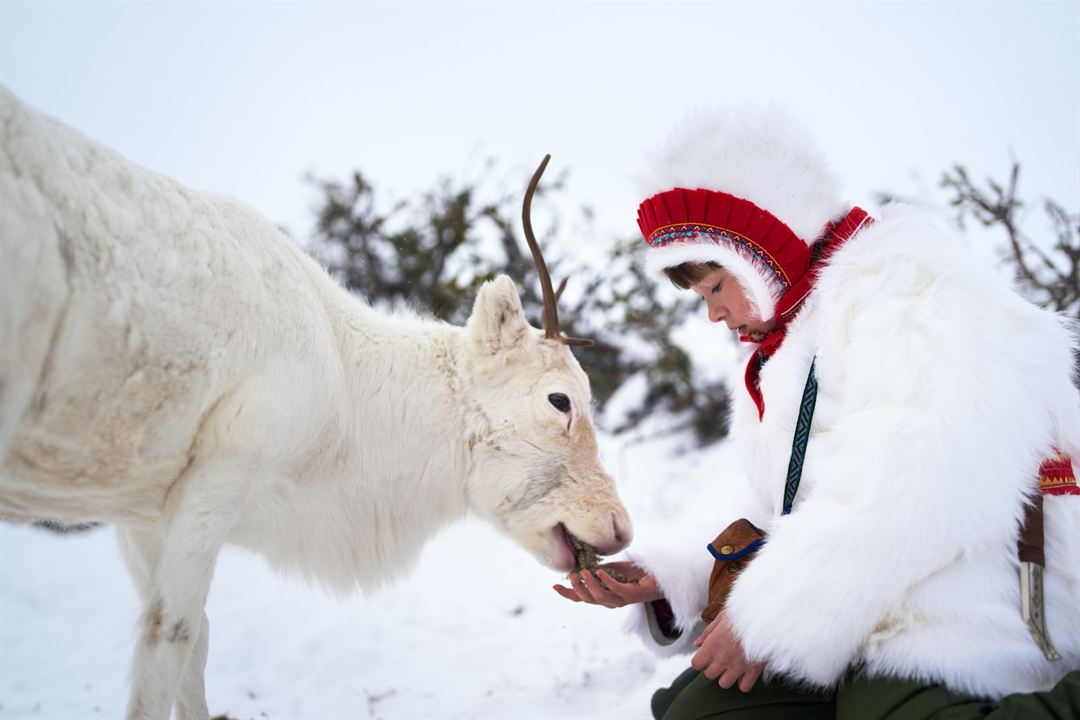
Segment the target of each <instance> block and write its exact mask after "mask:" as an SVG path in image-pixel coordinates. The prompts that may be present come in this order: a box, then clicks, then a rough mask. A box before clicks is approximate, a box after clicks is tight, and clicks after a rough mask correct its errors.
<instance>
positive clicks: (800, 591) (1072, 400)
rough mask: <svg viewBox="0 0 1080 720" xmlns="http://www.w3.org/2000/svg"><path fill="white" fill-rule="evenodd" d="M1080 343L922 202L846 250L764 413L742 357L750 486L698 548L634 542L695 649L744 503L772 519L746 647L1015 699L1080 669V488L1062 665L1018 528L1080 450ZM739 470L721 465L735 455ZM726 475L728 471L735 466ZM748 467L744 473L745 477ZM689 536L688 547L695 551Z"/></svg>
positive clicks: (1069, 517)
mask: <svg viewBox="0 0 1080 720" xmlns="http://www.w3.org/2000/svg"><path fill="white" fill-rule="evenodd" d="M1075 343H1076V339H1075V337H1074V336H1073V335H1072V334H1071V333H1070V331H1069V330H1068V329H1067V328H1066V322H1065V321H1063V320H1061V319H1059V318H1058V317H1055V316H1054V315H1052V314H1050V313H1047V312H1045V311H1042V310H1039V309H1038V308H1035V307H1034V306H1032V305H1031V304H1029V303H1027V302H1025V301H1024V300H1022V299H1021V298H1020V297H1019V296H1018V295H1017V294H1016V293H1015V292H1014V291H1013V290H1012V289H1010V288H1008V287H1007V286H1005V285H1004V284H1003V283H1002V282H1001V279H1000V277H999V276H997V275H996V274H995V273H994V272H993V270H992V269H990V268H989V267H987V266H985V265H983V264H981V263H980V262H978V261H977V260H976V259H975V258H974V256H973V254H972V253H971V252H969V251H968V250H967V249H966V247H965V245H964V244H963V243H962V241H960V240H959V239H957V238H956V237H954V236H952V234H951V233H949V232H948V231H947V230H946V229H944V228H943V227H940V226H939V225H938V224H937V223H936V222H935V221H933V220H932V219H931V218H929V217H928V216H926V215H925V214H923V213H922V212H920V211H917V210H912V209H907V208H893V209H891V210H890V211H889V212H887V213H886V216H885V218H884V219H882V220H880V221H879V222H877V223H876V224H874V225H873V226H871V227H869V228H868V229H864V230H863V231H862V232H860V233H859V234H858V235H857V236H855V237H854V238H853V239H852V240H850V241H849V242H848V243H847V244H846V245H845V246H843V247H842V248H841V249H840V250H839V251H838V252H837V253H836V254H835V255H834V256H833V258H832V260H831V262H830V263H829V265H828V267H827V268H825V269H824V270H823V272H822V274H821V277H820V279H819V282H818V284H817V286H816V287H815V290H814V291H813V293H812V294H811V296H810V297H809V298H808V300H807V304H806V306H805V307H804V308H803V309H802V311H801V312H800V314H799V315H798V316H797V318H796V319H795V320H794V321H793V322H792V324H791V325H790V328H789V332H788V336H787V339H786V340H785V341H784V344H783V346H782V347H781V348H780V350H779V351H778V352H777V354H776V355H775V356H774V357H773V358H772V359H771V360H770V361H769V362H768V363H767V364H766V365H765V367H764V369H763V370H762V373H761V388H762V391H763V393H764V398H765V414H764V418H763V419H762V420H761V421H759V420H758V417H757V410H756V408H755V406H754V404H753V402H752V401H751V400H750V398H749V396H748V394H747V392H746V390H745V388H744V386H743V384H742V372H743V367H742V366H739V367H738V368H737V369H736V373H735V374H736V377H737V380H735V381H734V382H733V389H734V393H735V395H736V398H737V399H736V403H735V417H734V422H733V436H734V442H736V443H737V444H738V446H739V448H740V450H741V453H742V455H743V458H744V461H745V467H744V468H743V470H744V474H745V477H746V478H748V480H749V487H748V488H745V490H749V493H746V494H747V495H748V499H745V500H743V501H733V502H732V503H731V505H730V507H728V508H727V511H726V512H717V513H716V514H715V516H713V517H709V518H703V521H706V522H708V525H707V526H706V529H704V530H703V531H702V534H701V535H700V536H698V537H696V538H694V539H693V540H692V541H690V542H681V543H680V542H674V541H672V542H667V543H665V544H663V545H659V546H656V547H652V548H649V547H644V548H642V549H639V550H638V551H637V553H636V554H635V555H634V556H633V557H634V559H635V560H636V561H637V562H639V563H640V564H642V565H644V566H645V567H646V568H648V570H649V571H650V572H652V573H653V574H654V575H655V576H656V578H657V580H658V582H659V584H660V586H661V588H662V589H663V591H664V593H665V596H666V597H667V598H668V599H669V601H670V602H671V605H672V608H673V610H674V612H675V615H676V620H677V624H678V626H679V627H680V628H682V629H683V631H684V632H683V635H682V637H680V638H679V640H677V641H676V642H675V643H673V644H669V645H667V646H661V645H659V644H658V643H657V641H656V637H655V634H654V632H651V631H650V630H651V629H652V628H651V625H650V623H649V621H648V618H647V616H646V614H645V613H644V612H642V611H641V609H640V608H634V609H633V610H632V612H633V613H634V617H633V618H632V621H631V625H632V627H634V628H635V629H636V630H637V631H638V632H640V633H641V634H642V635H643V637H644V638H645V640H646V642H647V643H648V644H650V645H653V646H654V647H656V649H657V650H658V652H660V653H662V654H673V653H676V652H680V651H689V650H692V649H693V648H692V646H691V645H690V643H691V641H692V640H693V638H694V637H695V636H696V635H697V627H696V626H698V625H699V624H700V621H699V619H698V616H699V614H700V612H701V610H702V608H703V607H704V605H705V596H706V586H707V582H708V576H709V572H710V570H711V568H712V558H711V557H710V556H709V554H708V553H707V552H706V550H705V544H706V543H708V542H709V541H710V540H712V538H713V537H714V536H715V534H716V533H717V532H719V530H720V529H722V528H723V527H724V526H726V525H727V524H728V523H729V522H731V521H732V520H734V519H736V518H738V517H741V516H745V517H748V518H750V519H751V520H752V521H753V522H755V523H757V524H758V525H759V526H760V527H763V528H765V529H766V530H767V532H768V533H769V540H768V543H767V544H766V545H765V547H764V548H763V549H762V551H761V552H760V554H759V555H758V557H757V558H756V559H755V560H754V561H753V562H752V563H751V564H750V565H749V566H748V567H747V569H746V570H745V571H744V573H743V574H742V576H741V577H740V578H739V580H738V581H737V582H736V584H735V587H734V590H733V591H732V594H731V596H730V599H729V602H728V606H727V610H728V614H729V616H730V618H731V621H732V623H733V626H734V628H735V631H736V633H737V634H738V636H739V637H740V639H741V640H742V642H743V644H744V647H745V649H746V651H747V653H748V654H749V655H750V656H751V657H752V658H755V659H764V660H766V661H767V662H768V672H771V673H783V674H785V675H788V676H790V677H793V678H795V679H797V680H799V681H802V682H805V683H808V684H811V685H815V686H831V685H833V684H834V683H837V682H838V681H839V680H840V679H841V678H842V676H843V674H844V673H845V671H846V670H847V669H848V668H851V667H853V666H855V665H859V664H862V665H863V666H864V668H865V671H866V672H867V673H869V674H873V675H886V676H891V677H898V678H904V679H909V680H918V681H924V682H927V683H944V684H945V685H946V686H947V687H948V688H949V689H951V690H954V691H959V692H965V693H970V694H974V695H978V696H986V697H991V698H998V697H1001V696H1003V695H1005V694H1008V693H1011V692H1021V691H1022V692H1027V691H1035V690H1045V689H1048V688H1050V687H1051V686H1052V685H1053V684H1054V683H1055V682H1056V681H1057V680H1058V679H1059V678H1060V677H1061V676H1062V675H1064V674H1065V673H1066V672H1068V671H1070V670H1074V669H1076V668H1078V667H1080V613H1078V612H1077V609H1078V608H1080V497H1076V496H1056V497H1054V496H1051V497H1047V498H1046V502H1045V511H1046V516H1045V523H1046V556H1047V568H1046V580H1045V582H1046V616H1047V623H1048V628H1049V633H1050V637H1051V639H1052V641H1053V642H1054V644H1055V645H1056V647H1057V649H1058V650H1059V651H1060V652H1061V654H1062V655H1063V658H1062V659H1061V660H1058V661H1056V662H1048V661H1047V660H1045V659H1044V658H1043V654H1042V652H1041V651H1040V650H1039V648H1038V646H1036V644H1035V642H1034V641H1033V640H1032V638H1031V636H1030V634H1029V633H1028V630H1027V627H1026V625H1025V624H1024V622H1023V621H1022V619H1021V617H1020V593H1019V565H1018V560H1017V556H1016V542H1017V535H1018V531H1019V525H1020V523H1021V521H1022V517H1023V514H1024V507H1025V502H1026V500H1027V499H1028V498H1029V497H1030V496H1031V495H1032V494H1033V493H1034V492H1036V491H1037V476H1038V468H1039V464H1040V462H1041V460H1042V459H1043V458H1044V457H1046V456H1048V455H1049V454H1050V453H1051V448H1052V447H1053V446H1056V447H1058V448H1060V449H1061V450H1062V451H1064V452H1066V453H1068V454H1070V455H1071V456H1072V458H1073V461H1074V467H1075V466H1076V464H1077V462H1076V461H1077V459H1078V458H1080V397H1078V393H1077V390H1076V388H1075V387H1074V386H1073V385H1072V383H1071V380H1070V378H1071V373H1072V367H1073V355H1072V353H1073V348H1074V347H1075ZM815 356H816V358H817V365H816V374H817V378H818V382H819V391H818V399H817V407H816V412H815V415H814V420H813V426H812V430H811V436H810V441H809V445H808V449H807V458H806V464H805V469H804V472H803V476H802V483H801V486H800V489H799V494H798V497H797V499H796V501H795V507H794V511H793V512H792V513H791V514H790V515H787V516H783V517H781V516H780V509H781V507H780V506H781V502H782V495H783V488H784V482H785V478H786V473H787V465H788V460H789V456H790V452H791V443H792V435H793V433H794V427H795V420H796V416H797V415H798V408H799V403H800V400H801V396H802V389H803V385H804V383H805V380H806V375H807V371H808V369H809V366H810V362H811V360H812V359H813V358H814V357H815ZM718 471H722V469H720V468H718ZM718 474H719V473H718ZM726 474H730V473H726ZM676 545H678V547H676Z"/></svg>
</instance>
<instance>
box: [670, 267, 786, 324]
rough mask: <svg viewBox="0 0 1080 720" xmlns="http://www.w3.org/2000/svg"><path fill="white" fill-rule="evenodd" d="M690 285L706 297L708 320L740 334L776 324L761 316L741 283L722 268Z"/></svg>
mask: <svg viewBox="0 0 1080 720" xmlns="http://www.w3.org/2000/svg"><path fill="white" fill-rule="evenodd" d="M690 289H691V290H693V291H694V292H696V293H697V294H698V295H700V296H701V299H702V300H704V301H705V307H706V308H708V311H709V320H710V321H712V322H716V323H718V322H722V323H724V324H726V325H727V326H728V329H729V330H737V331H738V332H739V334H740V335H751V334H752V333H768V332H770V331H771V330H772V329H773V327H774V326H775V325H776V320H775V319H772V318H770V319H769V320H764V321H763V320H762V319H761V317H760V316H759V315H758V313H757V311H756V310H754V308H753V305H752V304H751V302H750V299H749V298H748V297H747V296H746V291H745V290H743V287H742V285H740V284H739V281H738V280H736V279H735V276H734V275H732V274H731V273H729V272H728V271H727V270H725V269H724V268H717V269H716V270H712V271H711V272H709V274H708V275H706V276H705V277H703V278H702V279H701V280H700V281H699V282H697V283H695V284H694V285H691V286H690Z"/></svg>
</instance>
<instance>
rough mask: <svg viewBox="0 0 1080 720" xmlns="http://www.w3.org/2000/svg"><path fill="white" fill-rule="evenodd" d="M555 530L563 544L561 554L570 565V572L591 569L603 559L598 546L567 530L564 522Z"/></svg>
mask: <svg viewBox="0 0 1080 720" xmlns="http://www.w3.org/2000/svg"><path fill="white" fill-rule="evenodd" d="M555 532H556V535H557V536H558V537H559V539H560V541H561V545H562V550H563V552H562V553H560V554H561V555H562V556H563V559H564V560H565V564H567V565H569V566H570V572H578V571H580V570H590V569H592V568H594V567H596V566H597V565H598V564H599V563H600V560H602V559H603V558H601V557H600V554H599V553H598V552H597V551H596V548H594V547H593V546H592V545H590V544H589V543H587V542H585V541H584V540H582V539H581V538H579V537H577V536H576V535H574V534H573V533H572V532H570V531H569V530H567V529H566V525H564V524H563V523H559V524H558V525H556V526H555Z"/></svg>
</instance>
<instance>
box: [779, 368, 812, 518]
mask: <svg viewBox="0 0 1080 720" xmlns="http://www.w3.org/2000/svg"><path fill="white" fill-rule="evenodd" d="M815 363H817V358H814V360H813V361H812V362H811V363H810V373H809V374H808V375H807V376H806V387H804V388H803V394H802V404H801V405H800V406H799V419H798V420H797V421H796V423H795V439H794V440H792V443H791V460H790V461H789V462H788V469H787V483H786V484H785V485H784V511H783V514H784V515H787V514H788V513H789V512H791V506H792V504H794V502H795V493H797V492H798V491H799V480H800V479H802V470H803V463H804V462H805V461H806V442H807V441H808V440H809V439H810V423H811V422H812V421H813V419H814V406H815V405H817V378H815V377H814V364H815Z"/></svg>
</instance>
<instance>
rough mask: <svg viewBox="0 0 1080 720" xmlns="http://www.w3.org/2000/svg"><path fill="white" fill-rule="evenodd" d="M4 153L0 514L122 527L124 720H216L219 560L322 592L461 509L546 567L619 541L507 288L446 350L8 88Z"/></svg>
mask: <svg viewBox="0 0 1080 720" xmlns="http://www.w3.org/2000/svg"><path fill="white" fill-rule="evenodd" d="M0 140H2V148H3V152H2V154H0V197H2V204H0V243H2V244H0V272H2V273H3V283H2V284H0V334H2V343H0V516H3V517H6V518H8V519H15V520H29V519H34V520H38V519H48V520H54V521H59V522H63V523H71V522H83V521H87V520H97V521H105V522H110V523H115V524H116V525H117V526H118V527H119V528H120V530H119V535H120V545H121V548H122V551H123V554H124V557H125V559H126V562H127V565H128V567H129V569H130V571H131V574H132V577H133V578H134V580H135V584H136V587H137V588H138V591H139V593H140V596H141V598H142V601H143V604H144V607H145V612H144V616H143V619H142V625H141V637H140V639H139V641H138V647H137V650H136V657H135V663H134V672H133V689H132V698H131V704H130V706H129V715H130V716H132V717H165V716H167V715H168V714H169V712H170V709H171V708H172V707H173V704H174V700H175V702H176V707H177V710H178V715H179V716H180V717H207V716H208V710H207V706H206V701H205V697H204V692H203V668H204V665H205V660H206V652H207V636H208V624H207V618H206V615H205V614H204V612H203V606H204V602H205V599H206V595H207V592H208V590H209V587H210V581H211V578H212V575H213V572H214V564H215V559H216V557H217V554H218V551H219V549H220V548H221V547H222V545H223V544H224V543H226V542H231V543H236V544H239V545H242V546H245V547H248V548H251V549H252V550H255V551H257V552H260V553H262V554H263V555H265V556H266V557H267V558H268V560H269V561H270V562H271V563H272V564H273V565H275V566H278V567H280V568H283V569H287V570H290V571H295V572H298V573H300V574H302V575H304V576H307V577H309V578H311V579H313V580H316V581H319V582H322V583H325V584H326V585H329V586H331V587H333V588H337V589H340V590H348V589H351V588H352V587H354V586H355V585H357V584H358V585H360V586H361V587H365V588H367V587H371V586H373V585H375V584H377V583H379V582H381V581H385V580H387V579H389V578H391V577H392V576H394V575H395V574H396V573H400V572H401V571H403V570H404V569H406V568H407V567H408V566H409V565H410V564H411V563H412V562H413V560H414V559H415V558H416V556H417V554H418V552H419V550H420V548H421V547H422V546H423V544H424V542H425V541H426V539H427V538H429V537H431V535H432V534H433V533H434V532H435V531H436V530H437V529H438V528H439V527H441V526H442V525H444V524H446V523H447V522H450V521H452V520H454V519H456V518H459V517H461V516H462V515H464V514H465V513H466V512H467V510H469V509H472V510H474V511H476V512H478V513H480V514H481V515H482V516H484V517H486V518H488V519H489V520H491V521H492V522H493V523H495V524H496V525H497V526H498V527H500V528H502V529H503V530H505V531H506V532H507V533H508V534H509V535H510V536H511V537H512V538H513V539H515V540H516V541H517V542H518V543H520V544H521V545H522V546H523V547H524V548H526V549H527V550H528V551H529V552H530V553H532V554H533V555H534V556H535V557H536V558H537V559H538V560H539V561H540V562H542V563H545V564H546V565H549V566H551V567H553V568H556V569H559V570H568V569H569V568H570V567H571V564H572V562H573V558H572V549H571V548H570V546H569V537H568V534H573V535H575V536H577V537H578V538H580V539H581V540H584V541H585V542H587V543H590V544H592V545H594V546H596V547H597V548H599V549H600V551H601V552H604V553H610V552H615V551H618V550H619V549H621V548H622V547H624V546H625V545H626V544H627V543H628V542H629V539H630V523H629V519H628V517H627V515H626V512H625V510H624V508H623V506H622V505H621V504H620V502H619V499H618V497H617V495H616V492H615V489H614V485H613V483H612V480H611V478H610V477H609V476H608V475H607V473H606V472H605V471H604V469H603V468H602V466H601V465H600V462H599V459H598V453H597V445H596V438H595V433H594V430H593V426H592V422H591V419H590V414H589V413H590V408H589V402H590V392H589V384H588V380H587V378H586V376H585V374H584V373H583V372H582V370H581V368H580V366H579V365H578V364H577V362H576V361H575V360H574V358H573V356H572V355H571V354H570V352H569V349H568V348H567V347H566V346H565V345H563V344H561V343H559V342H557V341H553V340H546V339H543V338H542V336H541V334H540V332H539V331H538V330H535V329H534V328H532V327H530V326H529V324H528V323H527V322H526V320H525V318H524V315H523V313H522V308H521V304H520V301H519V299H518V295H517V291H516V288H515V287H514V284H513V282H512V281H511V280H510V279H509V278H506V277H500V278H498V279H496V280H494V281H492V282H489V283H487V284H486V285H485V286H484V287H483V288H481V290H480V293H479V295H478V297H477V299H476V304H475V307H474V309H473V313H472V316H471V317H470V319H469V321H468V324H467V326H466V327H464V328H460V327H454V326H450V325H446V324H443V323H438V322H434V321H429V320H425V319H420V318H418V317H413V316H404V315H399V316H393V317H391V316H387V315H384V314H380V313H377V312H375V311H373V310H372V309H371V308H369V307H367V306H365V305H364V304H362V303H360V302H359V301H357V300H356V299H354V298H353V297H352V296H350V295H349V294H348V293H346V292H345V291H344V290H343V289H342V288H341V287H340V286H338V285H337V284H335V283H334V282H333V281H332V280H331V279H330V278H329V277H328V276H327V274H326V273H325V272H324V271H323V269H322V268H320V267H319V266H318V265H317V264H316V263H315V262H314V261H312V260H311V259H310V258H309V257H307V256H306V255H304V254H303V253H302V252H301V251H299V250H298V249H297V248H296V247H295V246H294V245H293V243H291V242H290V241H289V240H288V239H287V238H285V237H284V236H283V235H282V234H281V233H280V232H279V231H277V230H276V229H275V228H274V227H273V226H272V225H271V224H270V223H269V222H267V221H266V220H264V219H263V218H261V217H260V216H259V215H258V214H256V213H255V212H253V211H252V210H250V209H248V208H246V207H244V206H242V205H240V204H238V203H236V202H234V201H232V200H229V199H225V198H221V197H215V196H210V195H207V194H202V193H197V192H193V191H191V190H188V189H186V188H184V187H182V186H180V185H179V184H177V183H175V182H173V181H172V180H170V179H168V178H165V177H162V176H160V175H157V174H155V173H152V172H149V171H147V170H145V169H142V168H139V167H136V166H134V165H132V164H131V163H129V162H127V161H126V160H124V159H123V158H121V157H120V156H118V155H117V154H116V153H114V152H113V151H111V150H109V149H108V148H105V147H103V146H101V145H99V144H96V143H95V142H93V141H91V140H89V139H88V138H86V137H84V136H82V135H81V134H79V133H77V132H75V131H73V130H71V129H69V128H67V127H65V126H64V125H62V124H60V123H58V122H56V121H54V120H52V119H50V118H47V117H45V116H43V115H41V114H39V113H38V112H36V111H34V110H33V109H31V108H28V107H27V106H25V105H24V104H23V103H21V102H20V101H19V100H18V99H17V98H16V97H15V96H14V95H13V94H12V93H10V92H9V91H8V90H7V89H4V88H0ZM552 393H562V394H565V395H566V396H567V397H569V398H570V401H571V410H570V411H569V412H567V413H563V412H562V411H560V410H557V409H556V408H555V407H553V405H552V404H551V403H550V402H549V400H548V396H549V394H552Z"/></svg>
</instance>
